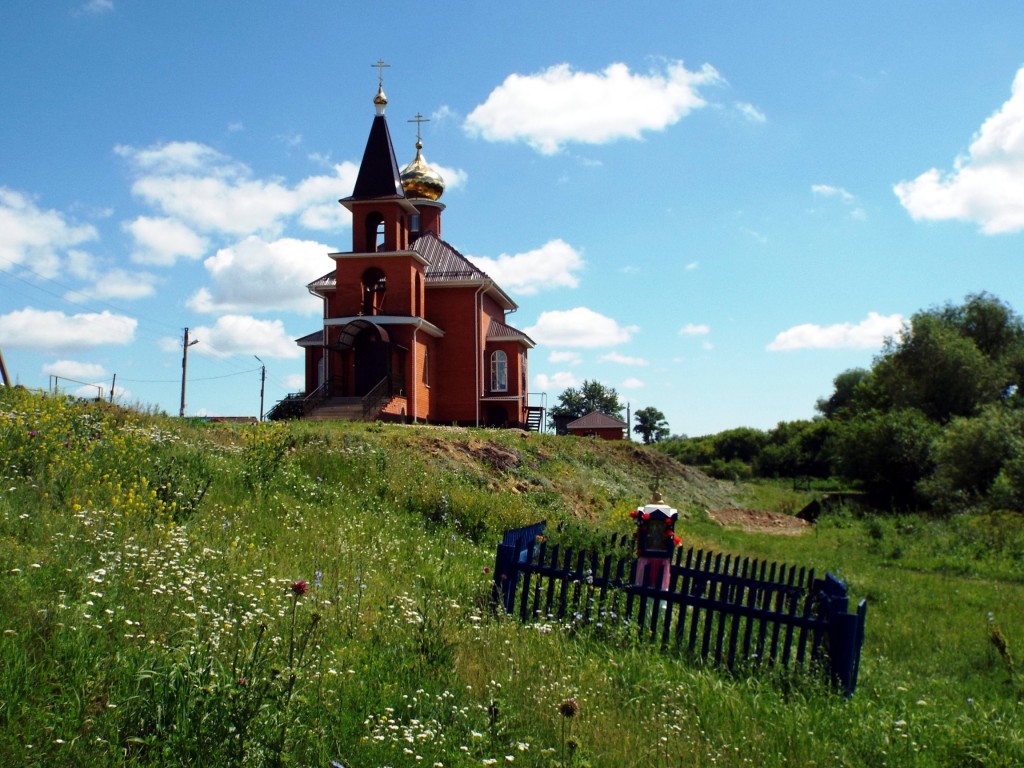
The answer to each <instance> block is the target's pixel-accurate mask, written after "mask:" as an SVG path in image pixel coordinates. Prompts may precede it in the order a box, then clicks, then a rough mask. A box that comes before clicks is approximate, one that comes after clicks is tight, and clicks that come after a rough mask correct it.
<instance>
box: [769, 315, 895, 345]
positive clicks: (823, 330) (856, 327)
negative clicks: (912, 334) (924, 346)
mask: <svg viewBox="0 0 1024 768" xmlns="http://www.w3.org/2000/svg"><path fill="white" fill-rule="evenodd" d="M902 327H903V316H902V315H899V314H895V315H880V314H878V313H877V312H868V316H867V317H866V318H864V319H863V320H861V321H860V322H859V323H837V324H835V325H825V326H822V325H815V324H813V323H804V324H802V325H796V326H793V327H792V328H789V329H788V330H785V331H782V332H781V333H780V334H779V335H778V336H776V337H775V340H774V341H773V342H772V343H771V344H769V345H768V350H769V351H772V352H782V351H789V350H794V349H872V348H875V347H881V346H882V342H883V341H885V339H886V337H888V336H895V335H896V334H897V333H899V331H900V329H901V328H902Z"/></svg>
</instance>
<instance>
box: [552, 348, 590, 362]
mask: <svg viewBox="0 0 1024 768" xmlns="http://www.w3.org/2000/svg"><path fill="white" fill-rule="evenodd" d="M548 362H549V363H554V364H555V365H558V364H559V363H565V364H566V365H579V364H580V363H582V362H583V355H581V354H580V353H579V352H572V351H569V350H554V351H553V352H552V353H551V354H550V355H548Z"/></svg>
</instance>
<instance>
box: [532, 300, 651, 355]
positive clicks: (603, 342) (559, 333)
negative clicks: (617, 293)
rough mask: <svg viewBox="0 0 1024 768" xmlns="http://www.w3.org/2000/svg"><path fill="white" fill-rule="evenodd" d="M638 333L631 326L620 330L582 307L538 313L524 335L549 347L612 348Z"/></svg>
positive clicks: (610, 319) (601, 316)
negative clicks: (535, 321)
mask: <svg viewBox="0 0 1024 768" xmlns="http://www.w3.org/2000/svg"><path fill="white" fill-rule="evenodd" d="M637 330H639V329H638V328H637V326H635V325H629V326H622V325H619V324H618V323H617V322H616V321H615V320H613V319H612V318H610V317H606V316H605V315H602V314H600V313H598V312H595V311H594V310H592V309H588V308H586V307H576V308H575V309H568V310H551V311H548V312H542V313H541V314H540V317H538V318H537V323H536V324H535V325H533V326H532V327H530V328H527V329H526V333H527V334H529V336H530V337H531V338H533V339H535V340H536V341H537V343H538V344H545V345H547V346H551V347H583V348H594V347H613V346H615V345H616V344H623V343H625V342H627V341H629V340H630V339H631V338H632V337H633V334H634V333H636V332H637Z"/></svg>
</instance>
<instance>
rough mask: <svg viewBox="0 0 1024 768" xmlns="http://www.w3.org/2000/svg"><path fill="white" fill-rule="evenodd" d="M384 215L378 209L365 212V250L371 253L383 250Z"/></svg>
mask: <svg viewBox="0 0 1024 768" xmlns="http://www.w3.org/2000/svg"><path fill="white" fill-rule="evenodd" d="M383 246H384V217H383V216H382V215H381V214H380V212H379V211H371V212H370V213H368V214H366V250H367V251H369V252H371V253H376V252H377V251H380V250H383Z"/></svg>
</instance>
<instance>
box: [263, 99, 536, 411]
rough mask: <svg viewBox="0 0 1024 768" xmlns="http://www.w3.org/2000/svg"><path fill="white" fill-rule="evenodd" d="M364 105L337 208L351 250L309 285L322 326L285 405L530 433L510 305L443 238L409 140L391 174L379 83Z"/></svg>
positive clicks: (308, 341) (433, 177) (440, 187)
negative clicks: (344, 212)
mask: <svg viewBox="0 0 1024 768" xmlns="http://www.w3.org/2000/svg"><path fill="white" fill-rule="evenodd" d="M374 105H375V106H376V116H375V117H374V118H373V123H372V125H371V126H370V135H369V138H368V139H367V142H366V149H365V151H364V153H363V159H362V163H361V165H360V167H359V174H358V176H357V178H356V183H355V187H354V189H353V190H352V194H351V195H350V196H349V197H346V198H344V199H342V200H340V201H339V202H340V203H341V204H342V205H343V206H345V207H346V208H347V209H348V210H349V211H351V212H352V250H350V251H343V252H340V253H332V254H329V255H330V258H331V259H333V261H334V267H333V268H332V269H331V271H330V272H328V273H327V274H325V275H324V276H323V277H321V278H319V279H317V280H314V281H313V282H312V283H310V284H309V285H308V286H307V287H308V289H309V291H310V292H311V293H312V294H313V295H314V296H317V297H319V298H320V299H322V300H323V327H322V328H320V329H318V330H316V331H315V332H313V333H310V334H309V335H307V336H303V337H302V338H301V339H297V343H298V344H299V346H300V347H302V348H303V349H304V350H305V353H306V361H305V362H306V370H305V376H306V388H305V392H304V393H303V394H301V395H291V396H289V399H288V400H290V401H291V406H292V409H293V410H298V411H299V412H300V413H301V415H305V416H308V417H310V418H334V419H343V418H348V419H390V420H396V421H405V422H427V423H436V424H452V423H456V424H462V425H473V426H513V427H523V428H532V429H537V428H539V426H540V423H541V419H542V418H543V409H542V408H540V407H532V408H531V407H530V405H529V403H528V396H527V353H528V352H529V350H530V349H531V348H532V347H533V346H534V343H533V341H532V340H531V339H530V337H529V336H527V335H526V334H525V333H523V332H522V331H520V330H517V329H516V328H514V327H512V326H511V325H509V324H508V322H507V315H508V313H510V312H513V311H515V310H516V309H517V306H516V303H515V302H514V301H513V300H512V298H511V297H510V296H509V295H508V294H507V293H505V291H504V290H502V288H501V286H499V285H498V284H497V283H495V282H494V280H492V279H491V278H490V277H488V276H487V275H486V274H485V273H484V272H483V271H481V270H480V269H479V268H478V267H476V266H474V265H473V263H472V262H470V261H469V259H467V258H466V257H465V256H463V255H462V254H461V253H459V252H458V251H457V250H456V249H455V248H453V247H452V246H451V245H449V244H448V243H447V242H445V241H444V240H443V239H441V218H442V213H443V212H444V209H445V206H444V204H443V203H441V202H440V198H441V196H442V194H443V193H444V181H443V180H442V179H441V177H440V175H439V174H438V173H437V172H436V171H434V170H433V169H432V168H431V167H430V166H429V165H428V164H427V163H426V161H425V160H424V159H423V153H422V148H423V144H422V141H421V140H420V137H419V130H417V140H416V157H415V158H414V159H413V161H412V162H411V163H409V164H408V165H407V166H406V167H405V168H404V169H403V170H402V171H401V172H399V170H398V163H397V161H396V160H395V151H394V147H393V146H392V144H391V134H390V131H389V130H388V123H387V118H386V117H385V114H384V113H385V109H386V107H387V98H386V97H385V95H384V89H383V84H381V86H380V87H379V88H378V90H377V95H376V97H375V98H374ZM419 120H420V118H419V116H418V115H417V124H418V123H419ZM299 400H301V407H299V408H297V407H296V406H298V405H299V403H298V401H299ZM287 404H288V401H282V403H281V404H280V406H285V405H287Z"/></svg>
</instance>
